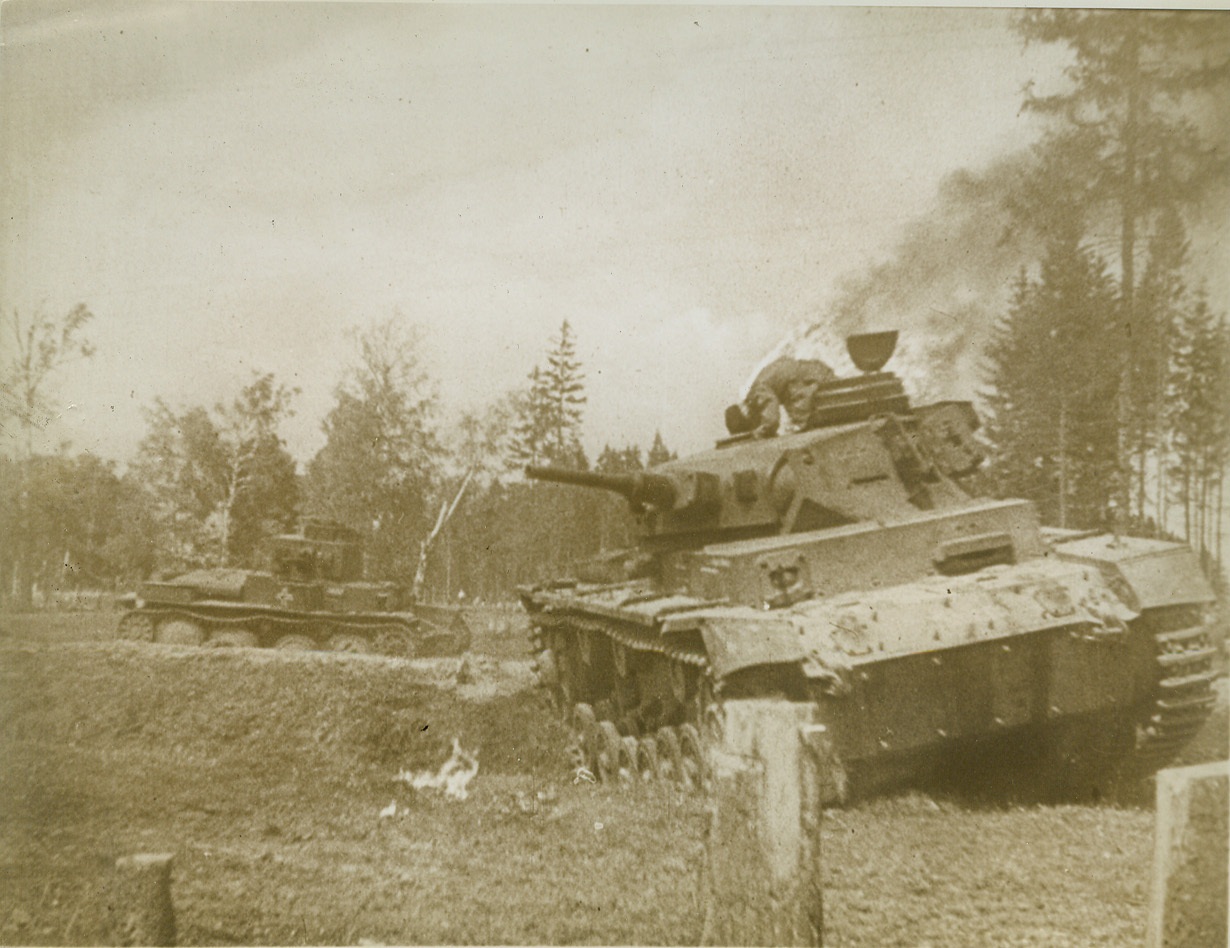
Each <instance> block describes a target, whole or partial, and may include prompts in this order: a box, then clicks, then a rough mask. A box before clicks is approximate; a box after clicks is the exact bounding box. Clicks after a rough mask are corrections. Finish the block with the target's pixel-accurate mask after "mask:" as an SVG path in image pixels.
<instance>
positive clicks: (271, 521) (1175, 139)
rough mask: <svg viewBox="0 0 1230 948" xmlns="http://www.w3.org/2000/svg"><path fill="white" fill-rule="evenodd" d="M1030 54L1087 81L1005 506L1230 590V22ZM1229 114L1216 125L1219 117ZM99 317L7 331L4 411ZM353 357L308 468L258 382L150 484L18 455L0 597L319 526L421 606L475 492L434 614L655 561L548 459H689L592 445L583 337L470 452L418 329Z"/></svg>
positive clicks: (1071, 141) (1033, 177) (1085, 14)
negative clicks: (1205, 271) (350, 537)
mask: <svg viewBox="0 0 1230 948" xmlns="http://www.w3.org/2000/svg"><path fill="white" fill-rule="evenodd" d="M1015 23H1016V29H1017V31H1018V33H1019V35H1020V37H1021V39H1022V41H1023V42H1024V43H1026V44H1034V43H1041V44H1048V45H1056V46H1060V47H1062V48H1064V49H1065V50H1066V51H1067V52H1068V53H1069V55H1070V65H1069V67H1068V69H1067V71H1066V74H1065V81H1066V85H1064V86H1063V87H1062V88H1059V89H1058V90H1053V91H1048V92H1046V93H1045V94H1043V93H1042V92H1040V91H1038V90H1037V89H1035V88H1033V87H1028V88H1027V89H1026V90H1025V91H1024V97H1023V102H1022V105H1023V108H1024V109H1026V110H1027V111H1030V112H1032V113H1036V114H1038V115H1040V116H1042V117H1044V119H1045V123H1046V131H1045V132H1044V134H1043V135H1042V136H1041V137H1040V139H1039V141H1038V142H1037V143H1036V144H1035V147H1034V150H1033V156H1032V159H1033V160H1032V167H1031V170H1030V172H1029V175H1028V179H1027V180H1026V181H1024V182H1022V186H1021V187H1020V188H1017V189H1014V191H1013V193H1012V194H1011V195H1010V196H1008V197H1006V198H1005V200H1006V201H1007V202H1008V206H1007V207H1006V208H1005V209H1006V210H1007V211H1009V212H1010V218H1011V220H1012V222H1013V224H1012V226H1014V227H1019V228H1025V229H1028V230H1029V231H1031V232H1032V233H1035V234H1037V235H1039V236H1040V237H1042V238H1043V240H1042V241H1041V244H1042V245H1043V246H1044V247H1045V250H1044V252H1043V253H1042V255H1041V257H1040V259H1037V260H1022V261H1021V269H1020V272H1019V274H1018V276H1017V278H1016V281H1015V283H1014V285H1013V287H1012V294H1011V300H1010V303H1009V304H1008V306H1007V307H1006V309H1005V311H1004V312H1003V313H1001V314H1000V316H999V323H998V327H997V332H996V335H995V338H994V340H993V342H992V344H991V346H990V347H989V349H988V350H987V351H986V353H985V373H984V379H983V381H984V382H985V390H984V392H983V397H982V407H983V409H984V414H985V416H986V424H985V426H984V428H983V431H982V435H983V437H984V438H985V439H986V440H987V441H988V442H989V448H990V450H989V452H988V454H989V457H990V461H989V463H988V464H987V465H986V468H985V470H984V471H983V472H982V474H981V475H980V477H979V479H978V480H979V489H980V490H981V491H983V492H987V493H990V494H994V495H998V496H1020V497H1025V498H1027V499H1030V500H1032V501H1033V502H1034V503H1035V504H1036V505H1037V506H1038V508H1039V510H1040V512H1041V514H1042V518H1043V520H1044V522H1046V523H1050V524H1053V525H1056V526H1063V527H1069V528H1075V529H1083V528H1091V529H1103V530H1117V531H1119V530H1121V531H1127V532H1134V533H1144V534H1148V535H1168V536H1178V537H1180V538H1182V539H1184V540H1186V541H1188V542H1189V543H1191V544H1192V545H1193V547H1194V548H1195V549H1197V550H1198V551H1199V552H1200V554H1201V555H1202V557H1203V558H1204V560H1205V562H1206V564H1207V565H1208V566H1209V567H1210V570H1211V571H1217V570H1219V569H1220V566H1221V550H1222V536H1221V523H1222V520H1223V507H1224V482H1225V471H1226V467H1227V464H1228V463H1230V328H1228V325H1227V320H1226V315H1225V314H1224V313H1221V312H1218V311H1217V310H1216V309H1215V307H1214V306H1213V305H1212V303H1211V302H1210V300H1209V296H1208V293H1207V291H1206V289H1205V288H1204V287H1203V286H1202V285H1201V284H1200V282H1199V280H1197V279H1196V278H1194V277H1193V275H1192V274H1193V266H1192V261H1191V259H1190V241H1189V237H1188V231H1189V228H1190V227H1191V223H1192V220H1193V212H1195V211H1196V210H1197V209H1198V208H1199V207H1200V205H1201V203H1202V202H1203V201H1206V200H1207V199H1209V198H1210V196H1212V195H1214V194H1216V193H1218V189H1222V190H1221V193H1222V195H1223V197H1224V189H1225V188H1226V185H1227V171H1230V156H1228V155H1227V142H1226V141H1225V136H1226V128H1225V126H1224V122H1220V121H1218V120H1217V118H1218V117H1220V116H1221V115H1222V114H1224V105H1225V101H1224V92H1225V89H1226V85H1227V83H1228V82H1230V22H1228V21H1227V18H1225V17H1223V16H1220V15H1218V14H1216V13H1211V14H1210V13H1198V12H1193V11H1184V12H1180V13H1168V12H1141V11H1080V10H1030V11H1025V12H1023V13H1021V14H1020V15H1019V16H1018V17H1017V18H1016V20H1015ZM1210 116H1214V119H1213V120H1210ZM91 319H92V314H91V313H90V311H89V309H88V308H87V307H85V306H84V305H82V306H78V307H76V308H74V309H73V310H71V311H70V312H69V313H68V314H66V315H65V316H63V317H61V318H59V319H53V318H49V317H46V316H42V315H40V316H37V317H35V318H32V319H22V318H21V316H20V314H18V313H17V312H11V313H9V314H8V316H7V317H6V321H7V327H6V332H7V333H8V338H9V340H10V346H9V352H10V356H9V358H7V359H6V361H5V363H4V367H3V371H4V377H3V383H4V384H3V391H4V392H6V393H8V397H7V400H6V401H5V402H4V403H3V406H2V407H3V409H4V413H5V415H6V417H7V419H8V422H9V423H11V424H16V425H17V426H19V427H21V428H23V429H24V430H25V431H27V432H28V431H29V430H31V427H32V426H35V425H37V424H38V423H39V419H40V418H41V417H43V415H45V414H46V411H47V404H46V400H47V393H48V390H49V386H50V385H52V384H53V382H54V376H55V373H56V372H57V371H59V370H61V369H63V368H64V367H65V366H67V365H68V364H70V363H71V362H72V361H73V360H76V359H84V358H89V357H90V355H91V354H92V351H93V349H92V346H91V345H90V343H89V341H88V338H87V333H88V326H89V322H90V320H91ZM353 341H354V353H353V356H352V358H351V360H350V361H349V363H348V364H347V365H346V367H345V369H344V372H343V375H342V378H341V380H340V381H339V383H338V385H337V387H336V389H335V391H334V401H333V405H332V408H331V409H330V410H329V413H328V414H327V416H326V417H325V419H324V421H323V424H322V428H323V432H324V435H325V444H324V446H323V447H322V448H321V449H320V451H319V452H317V454H316V455H315V456H314V457H313V458H312V459H311V460H310V461H309V462H308V463H307V465H306V467H305V469H304V470H303V471H302V472H300V471H298V470H297V469H296V465H295V463H294V460H293V459H292V458H291V456H290V455H289V453H288V452H287V449H286V445H285V442H284V441H283V439H282V437H281V434H280V426H281V424H282V422H284V421H285V420H286V418H287V417H289V415H290V414H291V413H292V412H293V411H294V401H295V397H296V395H297V392H296V390H295V389H293V388H290V387H287V386H286V385H284V384H283V383H281V382H280V381H278V380H277V379H276V378H274V377H273V376H272V375H267V374H266V375H260V374H258V375H255V376H254V377H253V378H252V379H251V381H250V382H249V383H248V384H247V385H246V386H244V387H243V389H242V390H241V391H240V392H239V393H238V394H237V396H236V397H235V398H234V400H233V401H231V402H229V403H225V404H220V405H215V406H213V407H206V406H188V407H172V406H171V405H168V404H167V403H165V402H164V401H162V400H158V401H156V402H155V404H154V405H153V406H152V407H151V408H150V410H149V411H148V413H147V423H148V432H147V434H146V436H145V438H144V439H143V440H142V442H141V444H140V447H139V449H138V452H137V456H136V457H135V458H134V459H133V461H132V463H131V464H130V465H129V466H128V468H127V470H125V471H124V472H123V473H118V472H117V471H116V470H115V467H114V465H111V464H109V463H106V462H103V461H101V460H100V459H98V458H96V457H94V456H92V455H89V454H77V455H72V454H69V453H68V452H67V451H63V452H60V453H58V454H52V455H35V454H33V453H32V452H31V451H30V449H29V444H30V441H29V439H28V438H26V439H25V440H24V442H22V443H24V444H25V450H24V451H19V452H18V453H17V456H15V457H9V458H0V536H3V537H4V538H5V542H4V543H3V544H0V590H2V591H3V594H4V595H5V596H6V597H7V598H8V599H9V601H10V602H11V603H15V604H17V605H23V604H25V603H26V602H27V601H28V599H29V594H30V590H31V589H32V588H33V586H34V584H35V583H37V584H38V585H39V586H41V587H42V588H45V589H52V588H61V587H65V586H68V587H72V586H74V585H76V584H81V585H84V586H92V587H108V586H115V585H121V584H126V583H132V582H135V581H136V580H138V579H141V578H143V577H147V576H151V575H170V574H173V573H175V572H178V571H181V570H183V569H186V568H189V567H194V566H219V565H230V566H239V567H251V566H257V565H259V563H260V557H261V543H262V541H263V540H264V539H265V538H266V537H268V536H270V535H273V534H276V533H281V532H287V531H289V530H291V529H293V528H294V526H295V524H296V522H297V521H298V520H300V519H301V518H303V517H327V518H330V519H333V520H337V521H340V522H342V523H345V524H347V525H349V526H351V527H353V528H355V529H357V530H359V531H360V532H361V533H362V535H363V536H364V538H365V540H366V542H367V549H368V566H369V573H370V576H371V578H373V579H396V580H400V581H403V582H408V581H409V578H410V577H411V576H413V575H414V573H415V570H416V568H417V566H418V560H419V556H420V543H421V542H422V540H423V539H424V538H425V537H426V536H428V535H429V534H430V533H431V531H432V527H433V524H434V523H436V522H437V520H438V517H439V512H440V509H441V506H442V505H445V504H449V503H450V502H451V500H452V498H453V497H454V496H455V494H456V491H457V489H458V487H459V485H460V484H461V483H462V481H463V480H464V479H465V478H466V476H467V474H468V473H469V474H470V480H469V488H468V490H467V493H466V496H465V498H464V499H463V500H462V502H461V503H460V504H459V505H458V507H457V508H456V513H455V515H454V517H453V518H452V520H451V521H450V522H449V523H448V525H447V527H446V528H445V529H444V530H443V531H442V533H441V535H440V539H439V541H438V543H437V545H436V547H435V549H434V550H433V551H432V556H431V559H430V561H429V564H428V571H427V585H426V589H427V592H428V595H429V596H431V597H432V598H435V599H443V598H452V597H455V596H456V595H457V593H458V592H460V591H462V590H464V591H465V592H466V593H467V594H468V595H469V596H471V597H482V598H484V599H488V600H492V599H500V598H505V597H508V596H509V595H511V594H512V592H513V590H514V589H515V587H516V586H517V585H519V584H522V583H527V582H534V581H539V580H543V579H546V578H549V577H552V576H557V575H561V574H566V573H568V572H569V571H570V569H571V566H572V564H574V563H575V561H576V560H578V559H582V558H585V557H589V556H592V555H594V554H599V553H601V552H603V551H605V550H615V549H619V548H621V547H624V546H626V545H628V544H629V543H630V542H631V541H632V539H633V524H632V522H631V520H630V518H629V515H628V513H627V510H626V505H625V504H624V502H623V501H622V500H621V499H620V498H619V497H616V496H614V495H609V494H606V493H604V492H601V491H582V490H577V489H573V488H568V487H560V486H555V485H550V484H540V483H530V482H527V481H525V480H524V478H523V477H521V475H520V470H521V468H522V467H523V466H524V465H525V464H526V463H535V464H542V463H546V464H557V465H562V466H566V467H580V468H588V467H590V466H591V464H592V466H593V468H595V469H597V470H601V471H607V472H627V471H633V470H639V469H641V468H643V467H647V466H652V465H654V464H657V463H661V462H662V461H664V460H667V459H669V458H670V457H671V456H672V454H671V452H670V450H669V449H668V448H667V446H666V445H665V444H664V443H663V441H662V438H661V436H660V434H659V435H657V436H655V438H654V439H653V441H652V444H651V447H650V448H649V449H648V451H642V449H641V448H640V447H639V446H637V445H629V446H624V447H614V446H607V447H605V449H604V450H603V451H602V452H600V454H599V455H598V457H597V458H596V459H593V460H592V461H591V459H590V458H588V457H586V454H585V451H584V449H583V447H582V434H583V422H584V408H585V404H586V394H585V376H584V372H583V366H582V365H581V364H580V361H579V359H578V357H577V354H576V343H575V339H574V336H573V332H572V328H571V326H570V324H569V323H568V322H567V321H564V322H563V323H562V325H561V326H560V329H559V332H558V334H557V335H556V336H555V337H553V338H552V339H551V340H550V342H549V344H548V346H547V348H546V352H545V356H544V358H543V360H542V362H541V363H540V364H539V365H538V366H536V367H535V368H534V369H533V370H532V371H531V372H530V373H529V376H528V378H527V380H526V384H525V385H524V386H523V388H522V389H521V390H520V391H517V392H514V393H512V394H511V395H510V396H509V397H507V398H505V399H503V400H501V401H499V402H497V403H495V404H492V405H491V406H489V407H488V408H487V409H486V410H484V411H480V412H475V413H471V414H468V415H466V416H465V417H463V418H462V419H461V420H460V421H459V422H458V423H456V424H455V425H453V426H452V427H451V428H450V429H449V430H447V431H445V430H443V429H442V427H441V423H440V415H439V407H440V406H439V405H438V403H437V400H436V397H435V395H434V394H433V389H432V386H431V381H430V379H429V378H428V377H427V376H426V374H425V373H424V371H423V369H422V366H421V364H420V362H419V359H418V354H419V340H418V337H417V336H416V335H415V332H414V330H413V328H412V327H409V326H406V325H404V324H403V323H400V322H398V321H396V320H388V321H385V322H382V323H379V324H377V325H376V326H374V327H372V328H370V329H368V330H366V331H364V332H358V333H356V334H355V335H354V337H353Z"/></svg>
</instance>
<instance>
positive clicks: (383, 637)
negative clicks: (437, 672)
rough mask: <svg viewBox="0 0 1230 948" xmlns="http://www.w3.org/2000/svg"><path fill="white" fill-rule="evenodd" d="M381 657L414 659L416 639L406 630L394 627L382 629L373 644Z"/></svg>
mask: <svg viewBox="0 0 1230 948" xmlns="http://www.w3.org/2000/svg"><path fill="white" fill-rule="evenodd" d="M373 644H374V645H375V650H376V652H377V653H378V654H380V655H390V656H392V657H394V658H414V637H413V636H411V634H410V632H409V631H408V630H406V629H399V628H397V627H394V626H390V627H388V628H384V629H381V630H380V631H379V632H377V633H376V638H375V640H374V642H373Z"/></svg>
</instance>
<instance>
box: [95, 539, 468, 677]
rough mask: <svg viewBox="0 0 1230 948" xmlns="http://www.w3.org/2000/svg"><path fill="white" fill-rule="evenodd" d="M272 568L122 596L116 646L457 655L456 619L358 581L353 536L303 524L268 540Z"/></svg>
mask: <svg viewBox="0 0 1230 948" xmlns="http://www.w3.org/2000/svg"><path fill="white" fill-rule="evenodd" d="M266 557H267V560H268V569H266V570H242V569H201V570H194V571H192V572H189V573H184V574H183V575H182V576H177V577H175V578H174V579H171V580H167V581H163V582H147V583H144V584H142V586H141V587H140V590H139V592H138V593H137V594H135V595H133V596H129V597H127V599H126V601H125V603H124V604H125V605H126V606H127V607H128V610H129V611H128V612H127V613H126V614H125V615H124V616H123V618H121V620H120V624H119V635H120V636H121V637H122V638H129V639H138V640H144V641H154V642H163V643H169V644H179V645H207V646H248V647H258V648H280V649H296V650H307V649H324V650H332V651H348V652H376V653H380V654H385V655H394V656H401V657H413V656H432V655H459V654H461V653H462V652H464V651H465V650H466V648H468V646H469V643H470V630H469V627H468V626H467V625H466V622H465V619H464V617H463V615H462V613H461V611H460V610H459V609H457V608H453V607H448V606H432V605H427V604H425V603H422V602H419V601H417V598H416V597H415V595H414V594H413V590H412V587H407V586H400V585H398V584H395V583H389V582H365V581H364V580H363V546H362V543H361V541H360V538H359V535H358V534H357V533H356V532H355V531H353V530H351V529H349V528H347V527H345V526H342V525H340V524H336V523H332V522H330V521H324V520H308V521H307V522H306V523H305V524H304V525H303V529H302V532H300V533H295V534H286V535H283V536H277V537H273V538H272V539H271V540H269V541H268V543H267V547H266Z"/></svg>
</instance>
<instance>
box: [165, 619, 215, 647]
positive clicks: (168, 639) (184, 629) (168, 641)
mask: <svg viewBox="0 0 1230 948" xmlns="http://www.w3.org/2000/svg"><path fill="white" fill-rule="evenodd" d="M154 641H155V642H161V643H162V644H164V645H200V644H201V643H202V642H204V641H205V631H204V630H203V629H202V628H201V626H200V625H199V624H198V623H196V622H193V621H192V620H190V619H164V620H163V621H162V622H159V623H158V627H157V628H156V629H155V630H154Z"/></svg>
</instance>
